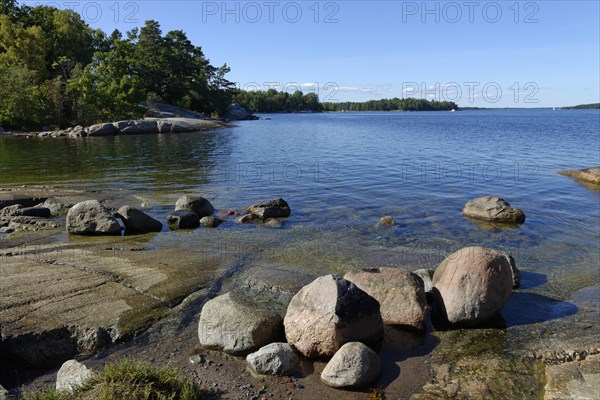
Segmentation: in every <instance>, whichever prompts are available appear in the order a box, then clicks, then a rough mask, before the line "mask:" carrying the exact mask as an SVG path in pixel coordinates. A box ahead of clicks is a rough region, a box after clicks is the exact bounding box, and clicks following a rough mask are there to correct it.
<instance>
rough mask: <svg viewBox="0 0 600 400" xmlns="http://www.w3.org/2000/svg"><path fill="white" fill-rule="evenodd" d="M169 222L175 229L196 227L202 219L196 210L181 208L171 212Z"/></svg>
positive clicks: (171, 227) (170, 226)
mask: <svg viewBox="0 0 600 400" xmlns="http://www.w3.org/2000/svg"><path fill="white" fill-rule="evenodd" d="M167 223H168V224H169V228H170V229H173V230H176V229H196V228H197V227H199V226H200V219H198V214H196V213H195V212H192V211H187V210H179V211H173V212H172V213H171V214H169V216H168V217H167Z"/></svg>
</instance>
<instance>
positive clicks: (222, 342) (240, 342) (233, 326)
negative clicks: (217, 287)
mask: <svg viewBox="0 0 600 400" xmlns="http://www.w3.org/2000/svg"><path fill="white" fill-rule="evenodd" d="M282 335H283V326H282V321H281V316H279V314H277V313H276V312H275V311H272V310H270V309H268V308H265V307H264V306H260V305H258V304H257V303H255V302H254V301H252V300H251V299H250V298H248V297H245V296H242V295H240V294H236V293H232V292H229V293H226V294H224V295H221V296H218V297H215V298H214V299H212V300H209V301H208V302H207V303H206V304H205V305H204V307H203V308H202V312H201V313H200V321H199V322H198V337H199V339H200V344H201V345H202V346H204V347H206V348H207V349H214V350H221V351H224V352H225V353H229V354H233V355H244V354H248V353H250V352H252V351H256V350H258V349H260V348H261V347H263V346H265V345H267V344H269V343H272V342H275V341H277V340H279V339H280V338H281V337H282Z"/></svg>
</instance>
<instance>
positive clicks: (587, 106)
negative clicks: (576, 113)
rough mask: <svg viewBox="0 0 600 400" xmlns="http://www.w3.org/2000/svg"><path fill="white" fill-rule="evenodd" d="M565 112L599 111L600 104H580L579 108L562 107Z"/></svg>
mask: <svg viewBox="0 0 600 400" xmlns="http://www.w3.org/2000/svg"><path fill="white" fill-rule="evenodd" d="M562 109H563V110H597V109H600V103H591V104H579V105H577V106H570V107H562Z"/></svg>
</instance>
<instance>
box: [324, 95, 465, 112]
mask: <svg viewBox="0 0 600 400" xmlns="http://www.w3.org/2000/svg"><path fill="white" fill-rule="evenodd" d="M322 104H323V111H450V110H456V109H458V105H457V104H456V103H454V102H452V101H436V100H425V99H416V98H412V97H408V98H405V99H399V98H397V97H394V98H393V99H381V100H369V101H365V102H349V101H345V102H337V103H322Z"/></svg>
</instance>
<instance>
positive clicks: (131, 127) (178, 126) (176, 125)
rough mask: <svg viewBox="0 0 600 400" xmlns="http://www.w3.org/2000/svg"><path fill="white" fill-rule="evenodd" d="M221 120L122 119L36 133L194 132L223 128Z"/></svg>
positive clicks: (40, 135) (42, 134) (103, 134)
mask: <svg viewBox="0 0 600 400" xmlns="http://www.w3.org/2000/svg"><path fill="white" fill-rule="evenodd" d="M225 126H227V125H226V124H224V123H223V122H220V121H217V120H214V119H197V118H145V119H134V120H124V121H117V122H112V123H103V124H96V125H91V126H89V127H87V128H84V127H82V126H76V127H74V128H68V129H64V130H60V131H44V132H40V133H38V134H37V136H38V137H40V138H49V137H53V138H56V137H71V138H76V137H82V136H90V137H93V136H114V135H133V134H156V133H176V132H196V131H206V130H212V129H218V128H223V127H225Z"/></svg>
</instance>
